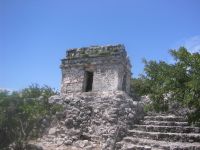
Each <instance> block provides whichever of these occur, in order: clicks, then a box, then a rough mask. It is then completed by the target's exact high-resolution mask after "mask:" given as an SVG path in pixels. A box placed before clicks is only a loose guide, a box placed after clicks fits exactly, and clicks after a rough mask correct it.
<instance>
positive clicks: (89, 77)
mask: <svg viewBox="0 0 200 150" xmlns="http://www.w3.org/2000/svg"><path fill="white" fill-rule="evenodd" d="M93 75H94V74H93V72H89V71H86V73H85V77H86V82H85V83H86V85H85V92H89V91H92V83H93Z"/></svg>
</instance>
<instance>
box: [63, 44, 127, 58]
mask: <svg viewBox="0 0 200 150" xmlns="http://www.w3.org/2000/svg"><path fill="white" fill-rule="evenodd" d="M119 54H121V55H122V54H123V55H125V56H126V55H127V54H126V51H125V47H124V45H122V44H117V45H107V46H90V47H81V48H72V49H68V50H67V54H66V58H67V59H76V58H86V57H102V56H104V57H105V56H111V55H119Z"/></svg>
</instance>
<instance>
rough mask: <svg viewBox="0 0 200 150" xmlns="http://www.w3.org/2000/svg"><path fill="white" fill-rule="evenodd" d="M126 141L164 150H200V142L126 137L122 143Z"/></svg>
mask: <svg viewBox="0 0 200 150" xmlns="http://www.w3.org/2000/svg"><path fill="white" fill-rule="evenodd" d="M124 143H125V144H126V143H129V144H133V145H136V144H137V145H143V146H150V147H151V148H152V149H162V150H200V143H197V142H195V143H188V142H168V141H155V140H151V139H144V138H134V137H125V138H124V139H123V141H122V142H120V144H121V145H123V144H124Z"/></svg>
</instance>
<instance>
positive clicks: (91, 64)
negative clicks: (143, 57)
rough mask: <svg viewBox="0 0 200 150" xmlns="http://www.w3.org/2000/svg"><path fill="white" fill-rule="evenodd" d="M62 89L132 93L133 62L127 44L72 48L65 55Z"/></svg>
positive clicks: (62, 90)
mask: <svg viewBox="0 0 200 150" xmlns="http://www.w3.org/2000/svg"><path fill="white" fill-rule="evenodd" d="M61 69H62V86H61V92H62V93H71V92H73V93H76V92H89V91H92V92H98V91H99V92H100V91H115V90H121V91H125V92H127V93H129V91H130V79H131V64H130V61H129V59H128V57H127V54H126V51H125V47H124V46H123V45H114V46H112V45H111V46H92V47H82V48H75V49H69V50H68V51H67V55H66V58H64V59H62V64H61Z"/></svg>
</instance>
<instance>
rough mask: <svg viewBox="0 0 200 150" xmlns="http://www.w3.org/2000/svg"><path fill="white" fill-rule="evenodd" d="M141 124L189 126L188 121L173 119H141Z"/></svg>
mask: <svg viewBox="0 0 200 150" xmlns="http://www.w3.org/2000/svg"><path fill="white" fill-rule="evenodd" d="M141 124H143V125H158V126H189V123H188V122H175V121H147V120H146V121H141Z"/></svg>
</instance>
